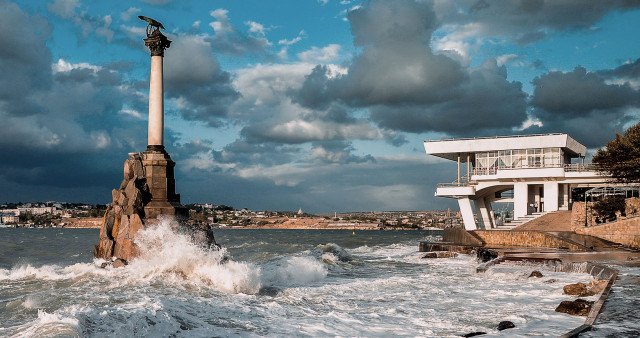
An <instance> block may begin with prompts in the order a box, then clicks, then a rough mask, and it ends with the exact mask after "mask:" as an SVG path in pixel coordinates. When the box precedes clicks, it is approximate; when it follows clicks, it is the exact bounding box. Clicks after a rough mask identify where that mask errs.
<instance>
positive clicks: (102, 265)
mask: <svg viewBox="0 0 640 338" xmlns="http://www.w3.org/2000/svg"><path fill="white" fill-rule="evenodd" d="M107 266H109V263H107V262H104V263H102V264H100V268H102V269H104V268H106V267H107Z"/></svg>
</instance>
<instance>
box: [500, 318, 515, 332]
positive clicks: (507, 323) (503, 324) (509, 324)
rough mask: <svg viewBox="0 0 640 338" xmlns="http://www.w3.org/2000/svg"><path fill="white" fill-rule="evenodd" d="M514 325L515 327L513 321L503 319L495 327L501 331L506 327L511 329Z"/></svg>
mask: <svg viewBox="0 0 640 338" xmlns="http://www.w3.org/2000/svg"><path fill="white" fill-rule="evenodd" d="M514 327H516V325H515V324H514V323H513V322H510V321H508V320H504V321H501V322H500V323H499V324H498V327H496V329H497V330H498V331H503V330H506V329H513V328H514Z"/></svg>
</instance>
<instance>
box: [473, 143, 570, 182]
mask: <svg viewBox="0 0 640 338" xmlns="http://www.w3.org/2000/svg"><path fill="white" fill-rule="evenodd" d="M563 159H564V155H563V153H562V150H561V149H560V148H531V149H512V150H498V151H487V152H481V153H476V158H475V164H474V172H476V174H477V175H483V174H492V173H495V170H497V169H513V168H549V167H560V166H562V165H563ZM478 171H479V172H478Z"/></svg>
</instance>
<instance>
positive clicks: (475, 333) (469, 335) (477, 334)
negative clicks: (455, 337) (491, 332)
mask: <svg viewBox="0 0 640 338" xmlns="http://www.w3.org/2000/svg"><path fill="white" fill-rule="evenodd" d="M483 334H487V333H486V332H481V331H478V332H471V333H467V334H465V335H463V337H475V336H481V335H483Z"/></svg>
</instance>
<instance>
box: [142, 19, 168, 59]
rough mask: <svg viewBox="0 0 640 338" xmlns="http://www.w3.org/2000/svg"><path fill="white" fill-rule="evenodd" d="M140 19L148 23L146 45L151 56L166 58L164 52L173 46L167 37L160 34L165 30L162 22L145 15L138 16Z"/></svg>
mask: <svg viewBox="0 0 640 338" xmlns="http://www.w3.org/2000/svg"><path fill="white" fill-rule="evenodd" d="M138 18H140V20H142V21H146V22H148V24H147V29H146V32H147V38H146V39H144V45H145V46H147V47H149V50H150V51H151V56H163V57H164V50H165V49H167V48H169V46H170V45H171V40H169V39H167V37H166V36H164V34H162V32H160V29H164V26H163V25H162V24H161V23H160V22H158V21H156V20H154V19H151V18H149V17H146V16H143V15H138Z"/></svg>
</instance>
